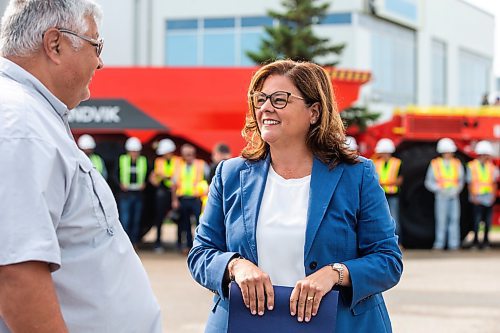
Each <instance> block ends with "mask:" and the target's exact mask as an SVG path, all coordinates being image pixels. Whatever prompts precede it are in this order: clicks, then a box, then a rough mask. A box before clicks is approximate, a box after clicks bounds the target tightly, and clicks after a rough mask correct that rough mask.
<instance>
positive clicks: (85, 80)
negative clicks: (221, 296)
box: [0, 0, 162, 333]
mask: <svg viewBox="0 0 500 333" xmlns="http://www.w3.org/2000/svg"><path fill="white" fill-rule="evenodd" d="M101 18H102V11H101V8H100V6H99V5H98V4H97V3H96V2H94V1H92V0H29V1H27V0H11V1H9V3H8V5H7V8H6V10H5V13H4V14H3V17H2V22H1V25H0V26H1V28H0V156H2V160H1V163H0V174H1V175H2V180H1V186H0V198H2V199H1V200H0V332H1V333H13V332H27V333H63V332H64V333H66V332H71V333H88V332H122V333H130V332H141V333H161V332H162V327H161V313H160V308H159V305H158V302H157V301H156V298H155V296H154V294H153V290H152V288H151V285H150V283H149V281H148V277H147V275H146V271H145V270H144V267H143V266H142V264H141V261H140V260H139V257H138V256H137V254H136V253H135V251H134V249H133V247H132V244H131V243H130V241H129V239H128V237H127V235H126V233H125V232H124V230H123V228H122V226H121V225H120V221H119V219H118V210H117V207H116V202H115V199H114V197H113V194H112V192H111V190H110V188H109V186H108V184H107V183H106V181H105V180H104V178H103V177H101V175H99V173H98V172H97V170H96V169H95V168H94V167H93V166H92V163H91V162H90V160H89V158H88V157H87V156H86V155H85V154H84V153H83V152H82V151H81V150H80V149H79V148H78V147H77V145H76V142H75V140H74V139H73V136H72V134H71V129H70V126H69V123H68V113H69V112H71V111H70V110H72V109H74V108H75V107H76V106H77V105H78V104H80V102H81V101H83V100H86V99H88V98H89V97H90V90H89V84H90V81H91V78H92V77H93V75H94V73H95V71H96V70H99V69H101V68H102V67H103V62H102V59H101V57H100V55H101V51H102V49H103V45H104V44H103V41H102V39H101V38H100V37H99V26H100V23H101Z"/></svg>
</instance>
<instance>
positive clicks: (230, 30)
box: [164, 13, 352, 66]
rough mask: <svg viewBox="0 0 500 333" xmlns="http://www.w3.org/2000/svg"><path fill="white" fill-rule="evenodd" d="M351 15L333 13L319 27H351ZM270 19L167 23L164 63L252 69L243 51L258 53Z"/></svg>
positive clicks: (178, 21)
mask: <svg viewBox="0 0 500 333" xmlns="http://www.w3.org/2000/svg"><path fill="white" fill-rule="evenodd" d="M351 23H352V15H351V13H333V14H329V15H327V16H326V17H325V18H323V19H322V20H321V21H320V22H318V24H319V25H329V24H351ZM273 24H276V22H274V20H273V19H272V18H271V17H267V16H245V17H221V18H199V19H198V18H193V19H174V20H167V21H166V25H165V29H166V34H165V36H166V38H165V52H164V55H165V56H164V63H165V64H166V65H169V66H253V65H255V64H254V63H253V62H252V61H251V60H250V59H249V58H248V57H247V55H246V52H247V51H258V50H259V48H260V42H261V40H262V39H263V38H264V37H266V33H265V27H266V26H272V25H273Z"/></svg>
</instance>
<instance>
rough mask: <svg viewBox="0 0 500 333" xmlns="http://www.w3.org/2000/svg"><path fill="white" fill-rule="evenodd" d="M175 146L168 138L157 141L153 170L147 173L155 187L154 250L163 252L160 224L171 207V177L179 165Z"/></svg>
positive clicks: (161, 224)
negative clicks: (175, 154)
mask: <svg viewBox="0 0 500 333" xmlns="http://www.w3.org/2000/svg"><path fill="white" fill-rule="evenodd" d="M175 149H176V146H175V143H174V142H173V141H172V140H170V139H162V140H160V142H158V147H157V148H156V154H157V155H158V157H157V158H156V159H155V162H154V168H153V171H152V172H151V173H150V174H149V182H150V183H151V184H153V186H154V187H156V196H155V217H154V226H156V241H155V245H154V251H155V252H159V253H161V252H163V251H164V249H163V246H162V242H161V235H162V232H161V230H162V226H163V221H164V220H165V217H166V215H167V214H168V213H169V212H170V210H171V209H172V177H173V176H174V172H175V169H176V168H177V167H178V166H179V165H180V162H181V160H180V158H179V157H177V156H174V152H175Z"/></svg>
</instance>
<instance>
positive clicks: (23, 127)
mask: <svg viewBox="0 0 500 333" xmlns="http://www.w3.org/2000/svg"><path fill="white" fill-rule="evenodd" d="M41 107H42V104H41V102H40V101H37V100H36V99H35V98H34V96H33V93H32V92H31V91H30V90H29V89H28V87H26V86H23V85H22V84H20V83H18V82H15V81H12V80H8V79H7V78H5V77H0V134H1V135H2V136H9V133H12V132H15V133H16V135H17V136H19V135H21V136H22V135H29V134H30V133H31V134H32V133H33V132H32V128H30V126H29V124H30V123H33V122H34V121H36V116H37V113H38V111H37V110H38V109H40V108H41ZM34 127H35V129H36V127H37V126H34Z"/></svg>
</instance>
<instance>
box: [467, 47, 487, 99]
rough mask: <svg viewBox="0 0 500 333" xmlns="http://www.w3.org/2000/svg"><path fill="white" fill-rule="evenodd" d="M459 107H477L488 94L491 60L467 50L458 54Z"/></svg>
mask: <svg viewBox="0 0 500 333" xmlns="http://www.w3.org/2000/svg"><path fill="white" fill-rule="evenodd" d="M459 63H460V65H459V69H460V97H459V103H460V105H470V106H473V105H479V104H481V98H482V96H483V95H484V94H485V93H487V92H489V86H490V85H489V82H490V75H491V67H492V60H491V59H488V58H486V57H483V56H480V55H478V54H475V53H472V52H469V51H467V50H463V49H462V50H460V52H459Z"/></svg>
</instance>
